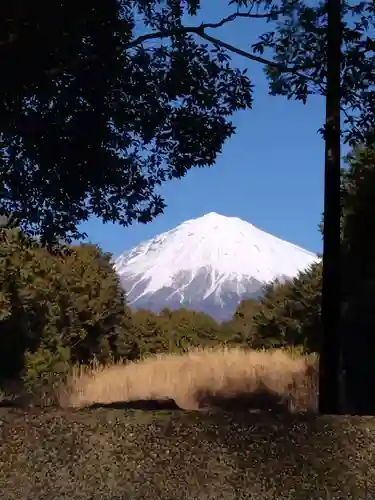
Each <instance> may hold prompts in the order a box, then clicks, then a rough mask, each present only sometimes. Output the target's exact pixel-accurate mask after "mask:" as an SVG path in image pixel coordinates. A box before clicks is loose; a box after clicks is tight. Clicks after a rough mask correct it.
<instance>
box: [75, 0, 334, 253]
mask: <svg viewBox="0 0 375 500" xmlns="http://www.w3.org/2000/svg"><path fill="white" fill-rule="evenodd" d="M202 4H203V5H204V6H206V9H202V12H201V14H200V16H199V18H198V19H197V21H196V24H198V23H200V22H202V21H204V22H209V21H211V22H213V21H218V20H220V19H221V18H222V17H224V16H226V15H227V14H228V12H229V11H228V7H227V5H226V4H227V0H216V2H208V0H205V1H204V0H203V1H202ZM208 4H211V9H210V8H208V7H207V6H208ZM220 5H222V7H220ZM213 6H214V8H213ZM190 24H193V21H190ZM194 24H195V21H194ZM268 29H270V25H267V24H266V23H265V22H264V21H262V20H238V21H235V22H234V23H232V24H228V25H226V26H225V27H223V28H221V29H220V30H215V31H214V32H212V34H214V35H215V36H217V37H219V38H221V39H222V40H225V41H227V42H229V43H231V44H234V45H236V46H237V47H240V48H243V49H245V50H246V49H247V48H249V47H250V45H251V44H252V43H254V42H255V41H256V37H257V34H260V33H262V32H264V31H267V30H268ZM232 61H233V64H235V65H236V66H239V67H241V68H244V67H247V68H248V75H249V76H250V77H251V79H252V81H253V84H254V85H255V89H254V105H253V109H251V110H249V111H246V112H239V113H237V114H236V115H234V117H233V123H234V124H235V126H236V127H237V132H236V134H235V135H234V136H232V138H231V139H229V140H228V141H227V143H226V144H225V145H224V148H223V151H222V154H221V155H220V156H219V157H218V158H217V162H216V164H215V165H214V166H213V167H210V168H206V169H195V170H192V171H190V172H189V173H188V174H187V175H186V176H185V177H184V178H183V179H180V180H175V181H171V182H169V183H167V184H165V185H164V186H163V187H162V188H161V190H160V193H161V194H162V195H163V196H164V197H165V201H166V204H167V208H166V209H165V212H164V214H163V215H160V216H159V217H157V218H156V219H155V220H154V221H153V222H151V223H149V224H147V225H143V224H135V225H132V226H130V227H128V228H123V227H121V226H118V225H113V224H106V225H103V224H102V223H101V222H100V220H97V219H92V220H90V221H88V222H87V223H85V224H83V225H82V226H81V228H82V229H83V230H84V231H86V232H87V234H88V239H89V240H90V241H92V242H94V243H98V244H99V245H100V246H101V247H102V248H103V250H105V251H109V252H112V253H113V254H114V255H115V256H116V255H118V254H119V253H121V252H123V251H125V250H127V249H129V248H131V247H132V246H134V245H137V244H138V243H140V242H141V241H142V240H145V239H148V238H151V237H153V236H155V235H157V234H159V233H160V232H163V231H167V230H169V229H172V228H173V227H174V226H176V225H178V224H180V223H182V222H184V221H185V220H187V219H191V218H196V217H199V216H202V215H204V214H206V213H208V212H218V213H220V214H222V215H228V216H236V217H240V218H242V219H244V220H247V221H248V222H251V223H252V224H254V225H256V226H257V227H259V228H261V229H263V230H265V231H267V232H270V233H272V234H274V235H275V236H278V237H280V238H282V239H284V240H287V241H290V242H292V243H295V244H297V245H300V246H302V247H304V248H307V249H308V250H312V251H315V252H320V251H321V250H322V241H321V235H320V233H319V231H318V224H319V223H320V220H321V214H322V211H323V167H324V143H323V140H322V138H321V136H320V134H319V133H318V129H319V127H321V126H322V124H323V121H324V99H323V98H321V97H318V96H316V97H312V98H311V99H310V101H308V102H307V104H306V105H303V104H302V103H300V102H294V101H288V100H286V99H284V98H282V97H272V96H269V95H268V87H267V82H266V79H265V77H264V74H263V68H262V66H261V65H258V63H253V62H251V61H248V60H245V59H242V58H241V57H239V56H236V55H233V57H232Z"/></svg>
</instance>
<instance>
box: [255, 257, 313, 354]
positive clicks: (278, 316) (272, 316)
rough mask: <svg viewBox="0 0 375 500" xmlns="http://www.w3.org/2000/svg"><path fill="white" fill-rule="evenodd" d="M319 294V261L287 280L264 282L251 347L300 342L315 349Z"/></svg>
mask: <svg viewBox="0 0 375 500" xmlns="http://www.w3.org/2000/svg"><path fill="white" fill-rule="evenodd" d="M321 298H322V263H321V262H318V263H316V264H313V265H311V266H310V267H309V268H308V269H307V270H306V271H303V272H300V273H299V274H298V275H297V277H295V278H294V279H293V280H291V281H287V282H285V283H280V282H278V281H276V282H274V283H270V284H269V285H267V286H266V287H265V289H264V294H263V296H262V298H261V300H260V308H259V311H258V313H257V314H255V316H254V318H253V324H254V327H253V328H254V337H253V341H252V347H255V348H260V347H283V346H302V347H303V348H304V349H305V350H306V351H310V352H316V351H317V350H318V349H319V346H320V342H321V335H322V324H321Z"/></svg>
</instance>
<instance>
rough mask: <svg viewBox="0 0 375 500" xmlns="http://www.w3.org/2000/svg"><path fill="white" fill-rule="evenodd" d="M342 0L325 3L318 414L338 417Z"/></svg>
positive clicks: (330, 0)
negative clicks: (325, 81) (325, 34)
mask: <svg viewBox="0 0 375 500" xmlns="http://www.w3.org/2000/svg"><path fill="white" fill-rule="evenodd" d="M341 9H342V6H341V0H327V12H328V29H327V94H326V126H325V174H324V229H323V290H322V323H323V339H322V345H321V349H320V366H319V374H320V375H319V411H320V413H322V414H338V413H340V359H341V349H340V345H339V344H340V343H339V335H340V302H341V297H340V295H341V294H340V292H341V283H340V282H341V280H340V277H341V240H340V218H341V197H340V181H341V171H340V165H341V163H340V162H341V141H340V101H341V99H340V97H341V85H340V68H341Z"/></svg>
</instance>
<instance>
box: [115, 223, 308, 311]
mask: <svg viewBox="0 0 375 500" xmlns="http://www.w3.org/2000/svg"><path fill="white" fill-rule="evenodd" d="M316 260H317V256H316V255H315V254H313V253H311V252H308V251H307V250H304V249H303V248H300V247H298V246H296V245H293V244H291V243H288V242H286V241H283V240H281V239H279V238H276V237H275V236H272V235H271V234H268V233H266V232H264V231H262V230H260V229H258V228H256V227H255V226H253V225H252V224H249V223H248V222H245V221H243V220H241V219H239V218H236V217H225V216H223V215H218V214H216V213H209V214H207V215H204V216H203V217H200V218H198V219H193V220H188V221H186V222H184V223H183V224H181V225H179V226H177V227H176V228H175V229H172V230H171V231H168V232H165V233H162V234H160V235H159V236H156V237H155V238H152V239H150V240H148V241H145V242H143V243H141V244H140V245H138V246H137V247H135V248H133V249H131V250H130V251H128V252H125V253H123V254H122V255H120V256H119V257H118V258H117V259H116V260H115V269H116V271H117V273H118V274H119V276H120V279H121V282H122V285H123V286H124V289H125V290H126V292H127V294H128V300H129V303H130V305H131V306H132V307H134V308H139V307H145V308H149V309H151V310H153V311H159V310H161V309H162V308H163V307H169V308H170V309H175V308H177V307H182V306H184V307H188V308H191V309H195V310H200V311H203V312H207V313H209V314H211V315H212V316H214V317H215V318H216V319H218V320H223V319H227V318H230V317H231V316H232V314H233V312H234V310H235V308H236V307H237V305H238V303H239V302H240V301H241V300H242V299H243V298H249V297H252V296H258V295H259V293H260V289H261V287H262V286H263V285H264V284H265V283H267V282H269V281H271V280H273V279H274V278H276V277H279V278H281V279H288V278H292V277H293V276H295V275H296V274H297V273H298V271H301V270H304V269H305V268H306V267H308V266H309V265H310V264H311V263H313V262H314V261H316Z"/></svg>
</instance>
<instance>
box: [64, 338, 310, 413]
mask: <svg viewBox="0 0 375 500" xmlns="http://www.w3.org/2000/svg"><path fill="white" fill-rule="evenodd" d="M148 400H154V401H163V400H173V401H174V402H175V403H176V404H177V406H178V407H179V408H181V409H185V410H199V409H204V408H207V407H209V408H211V407H224V408H227V409H238V408H242V409H243V408H244V407H246V408H254V409H263V410H264V409H272V410H278V409H285V410H287V411H289V412H291V413H293V412H299V411H312V412H314V411H316V407H317V358H316V356H313V355H312V356H304V355H301V354H296V353H295V352H292V351H286V350H280V349H279V350H278V349H274V350H268V351H252V350H244V349H240V348H226V347H218V348H215V349H195V350H192V351H190V352H187V353H184V354H161V355H157V356H152V357H149V358H146V359H144V360H141V361H138V362H132V363H117V364H113V365H107V366H102V365H99V364H94V365H92V366H89V367H87V366H78V367H75V368H74V369H73V372H72V375H71V376H70V377H69V380H68V383H67V384H66V385H65V386H64V387H63V390H62V391H61V392H60V402H61V404H62V406H64V407H69V406H72V407H85V406H86V407H87V406H91V405H93V404H114V403H120V402H128V403H129V402H137V401H138V402H139V401H148Z"/></svg>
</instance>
